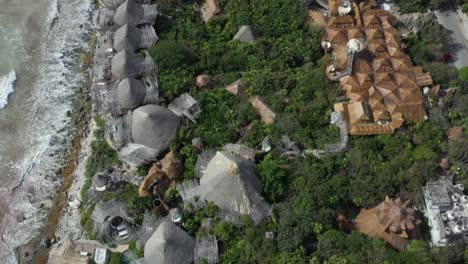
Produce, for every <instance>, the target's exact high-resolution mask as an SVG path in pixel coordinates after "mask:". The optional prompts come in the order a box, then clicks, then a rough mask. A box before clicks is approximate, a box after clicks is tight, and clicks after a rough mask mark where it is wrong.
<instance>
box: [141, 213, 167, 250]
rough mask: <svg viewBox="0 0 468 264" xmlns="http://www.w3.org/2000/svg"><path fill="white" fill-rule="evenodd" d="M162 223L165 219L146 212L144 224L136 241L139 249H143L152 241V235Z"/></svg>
mask: <svg viewBox="0 0 468 264" xmlns="http://www.w3.org/2000/svg"><path fill="white" fill-rule="evenodd" d="M162 221H163V219H162V218H160V217H158V216H156V215H155V214H154V213H152V212H149V211H146V212H145V215H144V216H143V223H142V224H141V227H140V228H139V229H138V232H137V236H136V237H138V240H137V241H136V245H137V247H138V248H143V247H144V246H145V244H146V242H147V241H148V240H149V239H150V237H151V235H153V234H154V232H155V231H156V229H157V228H158V227H159V225H160V224H161V222H162Z"/></svg>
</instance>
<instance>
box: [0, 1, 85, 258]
mask: <svg viewBox="0 0 468 264" xmlns="http://www.w3.org/2000/svg"><path fill="white" fill-rule="evenodd" d="M90 2H91V1H90V0H0V212H1V213H0V260H1V263H6V264H9V263H16V260H15V258H14V254H13V249H14V248H15V247H17V246H19V245H22V244H24V243H27V242H28V241H29V240H30V239H31V238H32V237H33V236H34V235H35V234H37V232H38V230H39V229H40V228H41V227H42V226H43V224H44V223H43V220H44V218H45V216H46V213H47V212H48V207H49V206H50V205H51V201H52V198H53V196H54V190H55V188H57V187H58V186H59V184H60V179H57V177H56V176H55V172H56V171H57V169H58V168H59V167H60V165H61V162H63V155H61V154H60V153H62V152H63V149H65V148H67V147H69V146H70V140H71V139H72V136H73V127H72V125H71V122H70V118H69V117H68V115H67V112H68V111H70V110H71V109H72V99H73V97H74V96H75V95H76V92H77V90H78V88H79V86H80V85H81V83H82V81H83V74H82V72H81V69H80V66H79V51H80V49H82V48H84V47H86V45H87V38H88V37H89V32H90V28H91V23H90V12H91V8H92V7H91V3H90ZM13 77H15V78H13Z"/></svg>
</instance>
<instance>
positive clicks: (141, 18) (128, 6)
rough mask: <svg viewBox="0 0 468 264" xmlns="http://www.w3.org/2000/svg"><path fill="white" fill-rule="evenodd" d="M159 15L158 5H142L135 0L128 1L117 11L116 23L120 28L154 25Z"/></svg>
mask: <svg viewBox="0 0 468 264" xmlns="http://www.w3.org/2000/svg"><path fill="white" fill-rule="evenodd" d="M157 15H158V11H157V9H156V5H140V4H138V3H137V2H136V1H135V0H126V1H125V2H123V3H122V4H121V5H120V6H119V7H118V8H117V10H116V11H115V15H114V22H115V23H116V24H117V25H119V26H123V25H125V24H129V25H131V26H140V25H152V24H154V21H155V20H156V17H157Z"/></svg>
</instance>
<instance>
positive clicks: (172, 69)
mask: <svg viewBox="0 0 468 264" xmlns="http://www.w3.org/2000/svg"><path fill="white" fill-rule="evenodd" d="M157 2H158V3H159V4H160V9H161V10H162V12H164V13H165V14H166V15H169V16H170V17H171V18H169V17H164V16H163V17H160V18H159V20H158V22H157V25H156V27H157V32H158V34H159V37H160V41H159V42H158V44H157V45H155V46H154V47H153V48H152V49H151V54H152V55H153V56H154V57H155V61H157V63H158V65H159V69H160V71H159V80H160V89H161V90H162V92H163V94H164V95H165V97H166V98H167V99H168V100H171V99H173V98H174V97H176V96H178V95H179V94H181V93H183V92H190V93H191V94H192V95H193V96H194V97H195V98H196V99H198V100H199V102H200V104H201V106H202V109H203V113H202V115H201V117H200V119H199V120H198V123H197V124H191V125H190V126H189V127H185V128H183V129H182V130H181V131H180V133H179V135H178V140H177V142H176V143H174V144H173V146H172V147H173V148H174V149H177V150H179V151H180V152H181V153H182V155H183V156H184V158H185V167H186V172H185V175H184V178H185V179H190V178H194V172H193V167H194V164H195V162H196V152H195V150H194V148H193V147H192V146H191V139H192V138H194V137H200V138H202V140H203V142H204V144H205V148H207V149H212V148H219V147H221V146H222V145H224V144H226V143H232V142H237V141H239V140H240V141H241V142H242V143H244V144H246V145H248V146H251V147H258V146H259V145H260V143H261V141H262V139H263V138H264V137H265V136H267V135H268V136H269V137H270V138H271V139H272V142H273V145H274V147H275V148H276V147H280V146H281V142H280V139H281V136H283V135H288V136H289V137H290V138H291V140H294V141H297V142H300V143H301V144H302V145H304V146H306V147H310V148H317V147H323V146H324V145H325V144H327V143H330V142H334V141H336V140H337V138H338V131H337V129H336V128H335V127H332V126H329V125H328V121H329V115H330V113H331V111H332V104H333V103H334V102H335V101H336V100H337V99H336V98H337V97H338V96H340V95H341V93H340V91H339V88H337V87H336V85H335V84H332V83H330V82H328V81H327V80H326V79H325V77H324V76H323V61H324V60H325V59H326V58H325V57H324V58H322V56H323V53H322V51H321V49H320V45H319V43H320V38H321V34H322V33H321V31H320V30H319V29H317V28H313V27H310V26H308V25H307V24H306V22H305V19H304V17H305V12H304V10H303V7H302V5H301V4H300V1H287V0H265V1H253V0H252V1H249V0H230V1H227V0H226V1H221V4H222V6H223V9H224V12H225V13H226V16H222V17H219V18H213V19H211V20H210V21H209V22H208V23H206V24H205V23H203V22H202V20H201V19H200V17H199V16H198V14H197V13H196V12H195V11H194V10H193V8H192V5H191V4H190V3H189V2H185V1H182V0H180V1H177V0H159V1H157ZM410 2H412V1H408V5H409V4H410ZM413 2H416V1H413ZM419 2H421V3H423V2H424V3H426V1H419ZM427 2H429V1H427ZM436 2H437V1H430V3H431V5H432V4H434V5H435V4H437V3H436ZM425 5H426V4H425ZM242 25H251V26H252V27H253V28H254V29H255V30H256V31H257V32H258V33H259V35H260V38H259V39H258V40H257V41H256V42H255V43H254V44H245V43H241V42H239V41H233V40H232V37H233V36H234V34H235V33H236V32H237V30H238V28H239V27H240V26H242ZM447 36H448V35H447V34H446V33H445V32H444V31H443V30H441V29H440V28H438V27H437V26H433V27H431V28H426V29H424V30H423V32H422V33H421V34H420V35H413V36H411V37H410V38H409V39H408V43H407V44H408V51H409V52H410V54H411V56H412V58H413V60H414V61H415V62H416V63H417V64H419V65H423V66H424V68H425V69H426V70H431V71H434V74H433V76H434V80H435V81H437V82H438V83H440V84H441V85H442V87H443V88H448V87H459V89H458V92H457V96H453V97H447V98H448V99H447V98H446V102H447V106H448V109H449V114H447V113H445V112H443V111H440V110H437V109H432V110H431V111H430V113H429V114H430V116H431V119H430V121H422V122H420V123H418V124H409V126H408V129H401V130H399V131H397V133H395V134H394V135H383V136H373V137H352V138H351V140H350V146H349V149H348V151H347V152H346V153H343V154H340V155H336V156H331V157H327V158H324V159H321V160H319V159H316V158H314V157H307V158H305V159H297V160H287V159H285V158H284V157H281V155H280V153H279V152H278V151H277V150H274V151H272V152H271V153H270V154H268V155H267V156H266V157H265V158H264V159H263V160H262V161H260V162H259V163H258V164H257V170H258V177H259V179H260V180H261V181H262V183H263V187H264V194H263V195H264V197H265V199H266V200H267V201H269V202H270V203H273V204H274V207H275V210H274V213H273V215H272V216H271V217H270V218H269V219H268V220H267V221H266V222H265V223H263V224H262V225H260V226H257V227H254V226H253V225H252V223H251V222H250V221H249V220H248V219H245V223H244V225H243V226H241V227H236V226H234V225H232V224H229V223H225V222H222V221H220V220H219V219H217V218H216V217H214V213H215V212H216V207H214V206H209V207H208V208H205V209H204V210H200V211H196V212H194V213H188V212H184V218H185V219H186V222H185V223H184V225H183V227H184V228H185V229H186V230H187V231H188V232H189V233H191V234H192V235H197V234H198V235H200V234H204V233H206V232H210V233H214V234H216V236H217V238H218V239H219V241H220V242H219V245H220V253H221V259H222V262H223V263H323V262H326V263H430V262H435V263H445V262H446V261H447V260H448V259H449V258H450V259H452V260H460V259H462V257H463V256H459V255H457V254H456V253H454V250H453V249H451V248H449V249H430V248H429V247H428V245H427V244H426V243H425V242H422V241H414V242H412V243H411V245H410V246H409V247H408V248H407V249H406V250H405V251H404V252H402V253H401V254H397V253H396V252H395V251H393V250H392V249H389V248H387V247H386V246H385V245H384V244H383V242H382V241H380V240H377V239H372V238H368V237H366V236H364V235H361V234H358V233H351V234H344V233H342V232H340V231H337V226H336V217H337V214H338V213H343V214H345V215H347V216H348V217H350V218H352V217H354V216H355V215H356V214H357V213H358V212H359V208H360V207H365V206H372V205H375V204H376V203H377V202H379V201H381V200H382V199H383V198H384V197H385V195H390V196H401V197H403V198H404V199H412V201H413V202H414V203H415V204H416V205H418V206H419V207H421V206H422V198H421V191H420V190H421V189H420V188H421V186H422V185H424V184H425V182H426V181H427V180H428V179H431V178H434V177H437V176H438V175H439V174H440V173H441V171H440V169H439V168H438V166H437V164H438V162H439V160H440V156H441V155H442V154H443V153H447V152H448V155H449V156H450V159H451V161H452V162H454V163H456V164H458V166H461V167H463V166H462V165H464V168H465V170H466V161H467V159H468V158H467V155H466V153H467V152H466V148H467V147H466V146H467V145H468V144H467V141H466V138H467V136H466V135H464V136H463V137H462V139H460V141H461V142H458V143H457V144H456V146H448V145H447V143H446V134H445V131H446V129H447V128H448V127H450V126H453V125H461V126H466V124H467V123H466V120H467V119H466V116H467V112H466V111H467V107H466V106H464V104H463V103H461V102H463V100H462V101H457V100H459V99H458V98H460V97H459V96H461V97H463V96H465V95H464V94H465V93H466V92H464V93H463V91H466V88H464V85H465V84H466V82H467V80H468V78H467V77H468V76H467V75H468V74H467V70H466V69H465V70H461V71H460V72H458V71H457V70H456V69H454V68H451V67H448V66H446V65H445V64H442V63H440V62H443V61H444V59H445V56H444V55H445V53H446V52H448V51H447V50H446V45H445V44H444V41H446V40H447ZM198 74H210V75H212V76H213V79H214V81H215V83H216V84H214V85H213V86H212V87H207V88H203V89H198V88H195V85H194V78H195V77H196V76H197V75H198ZM240 77H242V78H243V79H244V80H245V81H246V83H247V85H248V93H249V94H250V95H260V96H262V97H263V98H264V100H265V101H266V102H267V103H268V104H269V105H271V107H272V108H273V109H274V110H275V111H276V112H277V113H278V116H277V119H276V122H275V124H273V125H264V124H262V123H261V122H260V121H259V120H258V117H256V116H255V113H254V112H253V110H252V109H251V108H250V106H249V105H248V104H247V103H246V102H245V101H243V100H240V99H238V98H236V97H234V96H233V95H231V94H229V93H227V92H226V91H225V90H224V89H223V88H224V87H225V86H226V85H228V84H230V83H232V82H234V81H235V80H237V79H239V78H240ZM465 100H466V97H465ZM465 102H466V101H465ZM465 105H466V104H465ZM249 124H251V126H250V130H247V131H244V128H245V127H246V126H247V125H249ZM451 144H455V143H451ZM465 170H462V171H461V173H460V174H459V176H458V180H461V181H463V180H465V177H466V176H465V175H466V174H465ZM174 197H176V194H174ZM206 217H210V218H213V228H212V229H211V230H210V231H206V230H203V229H202V228H200V227H201V222H202V221H203V219H204V218H206ZM265 232H273V233H274V234H275V238H274V239H271V238H266V237H265ZM459 252H462V251H459Z"/></svg>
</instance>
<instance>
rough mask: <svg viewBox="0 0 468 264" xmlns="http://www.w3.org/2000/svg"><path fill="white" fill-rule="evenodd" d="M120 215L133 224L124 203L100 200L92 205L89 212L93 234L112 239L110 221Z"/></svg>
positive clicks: (104, 238)
mask: <svg viewBox="0 0 468 264" xmlns="http://www.w3.org/2000/svg"><path fill="white" fill-rule="evenodd" d="M116 217H121V218H122V219H123V220H124V221H126V222H128V223H130V224H133V223H134V221H133V219H131V218H130V216H129V215H128V213H127V207H126V206H125V203H124V202H122V201H117V200H110V201H107V202H103V201H100V202H99V203H97V204H96V206H95V207H94V210H93V212H92V214H91V219H93V222H94V234H95V235H96V237H98V238H100V239H101V240H108V239H112V236H111V221H112V220H113V219H114V218H116Z"/></svg>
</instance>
